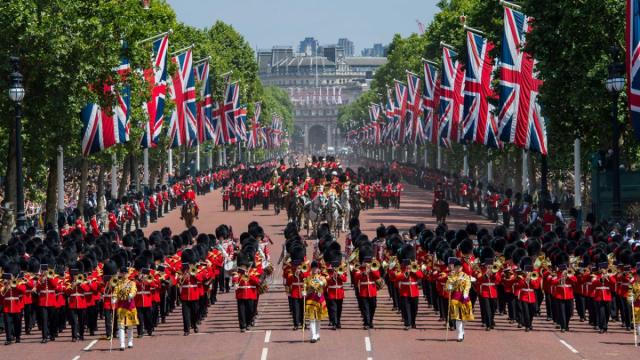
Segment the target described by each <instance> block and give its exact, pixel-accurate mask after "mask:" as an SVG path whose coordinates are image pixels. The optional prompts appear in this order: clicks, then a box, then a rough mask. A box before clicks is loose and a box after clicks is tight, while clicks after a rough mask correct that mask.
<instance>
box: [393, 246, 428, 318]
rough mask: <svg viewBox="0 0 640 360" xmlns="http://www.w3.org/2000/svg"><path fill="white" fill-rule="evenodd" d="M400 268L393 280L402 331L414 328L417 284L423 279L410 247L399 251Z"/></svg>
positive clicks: (416, 313)
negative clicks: (402, 325) (395, 284)
mask: <svg viewBox="0 0 640 360" xmlns="http://www.w3.org/2000/svg"><path fill="white" fill-rule="evenodd" d="M400 254H401V258H400V261H401V266H400V269H399V270H396V271H395V274H394V276H393V277H394V280H395V281H396V282H397V284H398V292H399V295H400V311H401V312H402V315H403V316H402V318H403V320H404V329H405V330H409V327H411V328H412V329H415V328H416V316H417V315H418V298H419V296H420V290H419V289H418V284H419V283H420V281H421V280H422V278H423V273H422V271H421V270H420V266H419V265H418V263H417V262H415V258H416V251H415V248H414V247H413V246H411V245H408V244H407V245H404V246H403V247H402V249H401V250H400Z"/></svg>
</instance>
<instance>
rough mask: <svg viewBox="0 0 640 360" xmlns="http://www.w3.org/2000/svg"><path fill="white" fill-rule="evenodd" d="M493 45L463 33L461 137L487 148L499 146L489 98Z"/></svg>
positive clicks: (469, 33)
mask: <svg viewBox="0 0 640 360" xmlns="http://www.w3.org/2000/svg"><path fill="white" fill-rule="evenodd" d="M493 48H494V45H493V43H492V42H490V41H488V40H487V39H486V38H484V37H483V36H481V35H478V34H475V33H473V32H471V31H468V32H467V68H466V78H465V86H464V117H463V120H462V137H463V139H464V140H467V141H469V142H476V143H478V144H483V145H486V146H489V147H493V148H498V147H500V141H499V139H498V133H497V130H498V127H497V121H496V117H495V114H494V111H495V107H494V105H492V104H491V103H490V102H489V99H497V98H498V95H497V94H496V92H495V91H494V90H493V88H492V87H491V81H492V79H493V77H492V74H493V70H494V61H493V59H492V58H491V55H490V53H491V51H492V50H493Z"/></svg>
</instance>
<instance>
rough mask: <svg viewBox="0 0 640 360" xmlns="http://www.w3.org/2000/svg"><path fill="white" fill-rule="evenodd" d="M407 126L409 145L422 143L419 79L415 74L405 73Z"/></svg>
mask: <svg viewBox="0 0 640 360" xmlns="http://www.w3.org/2000/svg"><path fill="white" fill-rule="evenodd" d="M407 88H408V95H407V119H408V120H409V121H408V122H407V125H408V126H409V133H410V135H411V139H410V141H409V143H410V144H417V143H421V142H422V140H423V139H422V138H423V137H424V132H423V130H424V128H423V126H422V120H421V119H420V115H422V98H421V97H420V77H419V76H418V75H416V74H413V73H410V72H407Z"/></svg>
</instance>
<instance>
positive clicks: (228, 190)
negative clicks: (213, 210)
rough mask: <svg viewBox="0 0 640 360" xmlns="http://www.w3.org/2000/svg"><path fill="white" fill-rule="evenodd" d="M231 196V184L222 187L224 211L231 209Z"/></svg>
mask: <svg viewBox="0 0 640 360" xmlns="http://www.w3.org/2000/svg"><path fill="white" fill-rule="evenodd" d="M230 197H231V185H229V186H228V187H225V188H223V189H222V211H229V198H230Z"/></svg>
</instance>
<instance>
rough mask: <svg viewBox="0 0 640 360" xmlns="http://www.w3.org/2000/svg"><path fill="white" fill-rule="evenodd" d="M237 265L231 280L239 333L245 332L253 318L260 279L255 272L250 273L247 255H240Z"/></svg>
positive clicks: (249, 260) (249, 261) (249, 262)
mask: <svg viewBox="0 0 640 360" xmlns="http://www.w3.org/2000/svg"><path fill="white" fill-rule="evenodd" d="M237 264H238V271H237V272H235V273H234V274H233V277H232V279H231V280H232V282H233V284H234V285H235V288H236V302H237V304H238V323H239V325H240V332H245V331H246V330H247V329H248V328H249V327H250V326H251V321H252V319H253V316H254V310H255V305H254V303H255V302H256V301H257V300H258V284H259V283H260V278H259V276H258V273H257V272H255V271H250V266H251V259H249V257H248V256H247V255H245V254H240V256H239V257H238V262H237Z"/></svg>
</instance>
